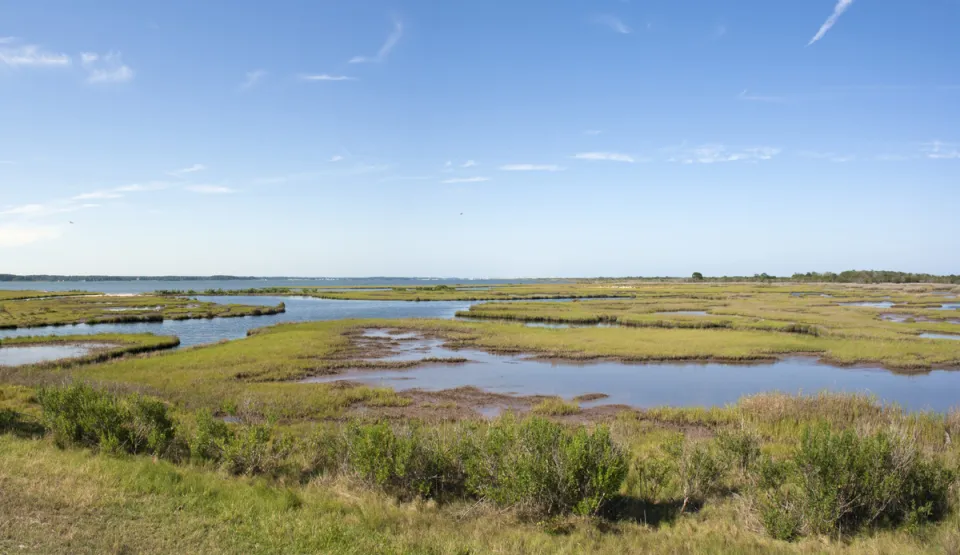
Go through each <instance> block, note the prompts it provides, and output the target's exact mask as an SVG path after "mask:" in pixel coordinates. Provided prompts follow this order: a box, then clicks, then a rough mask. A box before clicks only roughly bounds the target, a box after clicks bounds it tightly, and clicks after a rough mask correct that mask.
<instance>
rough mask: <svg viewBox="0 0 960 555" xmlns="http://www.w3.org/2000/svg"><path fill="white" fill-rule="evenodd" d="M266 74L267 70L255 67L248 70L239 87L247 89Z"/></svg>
mask: <svg viewBox="0 0 960 555" xmlns="http://www.w3.org/2000/svg"><path fill="white" fill-rule="evenodd" d="M266 76H267V72H266V71H265V70H262V69H255V70H253V71H248V72H247V75H246V77H245V78H244V80H243V84H241V85H240V88H241V89H249V88H250V87H253V86H255V85H256V84H257V83H259V82H260V81H261V80H262V79H263V78H264V77H266Z"/></svg>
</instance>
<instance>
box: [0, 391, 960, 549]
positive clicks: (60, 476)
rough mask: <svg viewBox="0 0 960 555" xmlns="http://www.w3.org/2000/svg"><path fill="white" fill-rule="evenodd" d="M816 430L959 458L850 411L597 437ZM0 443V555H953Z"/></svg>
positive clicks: (771, 401)
mask: <svg viewBox="0 0 960 555" xmlns="http://www.w3.org/2000/svg"><path fill="white" fill-rule="evenodd" d="M10 406H14V407H19V408H21V409H23V411H24V412H25V414H27V418H28V419H29V418H30V415H36V414H37V412H36V410H35V408H34V407H35V405H34V404H33V400H32V399H31V397H30V390H29V389H27V388H10V387H0V410H3V409H4V408H5V407H10ZM821 418H824V419H826V420H827V421H828V422H830V425H831V426H834V427H836V428H837V429H857V430H870V429H871V428H874V427H877V426H890V425H895V426H898V427H901V428H902V429H904V430H906V431H908V432H909V433H910V434H916V437H917V438H918V440H917V441H919V444H920V445H921V447H922V449H923V450H924V451H925V452H927V453H931V454H934V455H936V456H939V457H944V458H946V460H948V461H951V460H952V461H953V463H954V464H955V463H956V461H957V449H958V448H957V447H956V446H953V445H951V443H950V442H948V441H946V440H945V437H947V436H946V434H949V433H951V432H952V433H954V434H957V433H960V420H957V419H956V417H955V416H953V417H945V416H942V415H929V414H904V413H901V412H899V411H897V410H896V409H891V408H889V407H888V408H883V407H879V406H877V405H875V404H872V403H870V402H869V401H868V400H865V399H863V398H859V397H851V396H818V397H805V398H798V397H792V396H777V395H773V396H758V397H754V398H748V399H744V400H743V401H741V403H740V404H739V405H737V406H734V407H728V408H724V409H715V410H711V411H703V410H698V409H668V408H664V409H655V410H651V411H637V412H634V411H627V412H625V413H623V414H622V415H621V416H620V417H618V418H617V419H616V420H615V421H614V422H613V424H612V427H613V432H614V435H615V437H616V438H617V440H618V442H620V443H621V444H622V445H625V446H627V447H628V449H629V450H630V453H631V455H632V456H633V457H635V458H636V460H638V461H649V460H651V458H658V457H662V453H661V451H660V450H661V449H662V446H663V445H664V444H665V443H671V441H672V439H673V438H676V437H677V436H678V432H677V430H678V429H681V430H684V431H682V432H680V436H681V437H684V438H685V441H694V442H696V443H695V444H700V445H706V444H708V442H709V440H708V439H706V438H707V437H708V436H709V435H711V434H714V433H722V432H723V431H724V430H737V429H741V428H742V427H744V426H749V427H750V429H752V430H755V432H756V433H757V434H759V436H760V437H762V438H764V450H765V451H766V452H770V453H776V452H782V451H784V450H785V449H787V448H788V447H790V446H791V445H793V444H794V443H795V442H796V441H797V438H798V433H797V429H798V428H797V426H798V425H799V424H801V423H810V422H817V421H818V420H820V419H821ZM663 423H670V424H672V426H663V425H662V424H663ZM681 424H685V425H686V426H687V427H686V428H678V427H677V426H679V425H681ZM4 431H5V432H7V433H5V434H0V491H2V492H3V495H2V496H0V552H8V551H11V552H19V553H104V552H112V553H139V552H144V553H174V552H177V553H197V552H204V553H290V552H294V553H309V552H323V553H468V552H469V553H647V552H670V553H953V552H955V550H956V549H957V547H958V546H960V519H958V517H957V514H956V513H955V512H954V513H951V514H950V515H949V516H948V517H947V518H946V520H944V521H941V522H939V523H936V524H931V525H927V526H924V527H922V528H919V529H915V530H914V531H910V532H908V531H906V530H880V531H874V532H869V533H864V534H860V535H857V536H854V537H852V538H848V539H846V540H843V541H838V540H835V539H833V540H832V539H829V538H822V537H810V538H808V539H801V540H799V541H797V542H793V543H785V542H781V541H776V540H773V539H771V538H769V537H767V536H766V535H765V534H764V533H763V532H762V528H761V527H759V525H758V523H757V522H756V520H755V518H754V517H752V513H751V512H750V510H749V507H747V506H745V505H744V502H743V500H742V499H741V498H740V497H739V496H738V495H737V494H736V491H735V490H733V491H731V490H729V489H725V488H720V489H717V490H716V491H715V492H714V493H711V494H709V495H708V496H707V497H706V498H705V503H704V504H703V506H702V508H700V509H699V510H692V511H691V512H688V513H686V514H679V512H678V503H677V500H678V497H677V496H678V495H682V492H681V490H679V489H677V486H676V485H675V484H673V483H672V482H670V481H669V480H668V479H667V476H666V475H659V474H655V475H650V474H649V473H646V474H643V475H637V474H633V477H632V478H628V480H627V483H626V484H625V485H624V490H623V492H624V494H625V495H627V496H635V497H639V498H642V499H645V501H644V502H643V503H642V504H637V505H631V506H620V507H619V508H618V511H617V512H616V513H615V516H607V517H594V518H587V517H556V518H551V519H547V520H533V521H531V520H527V519H524V518H522V517H521V515H519V514H517V513H515V512H513V511H509V510H508V511H503V510H496V509H494V508H493V507H492V506H488V505H487V504H482V503H481V504H476V503H473V502H469V503H463V502H452V503H447V504H440V505H437V504H435V503H433V502H429V503H426V502H422V501H412V502H407V503H401V502H398V501H396V500H395V499H394V498H393V497H391V496H389V495H386V494H385V493H382V492H380V491H377V490H374V489H370V488H368V487H367V486H364V485H363V484H361V483H359V482H358V481H356V480H355V479H352V478H351V477H349V476H341V477H317V478H313V479H310V480H307V481H300V480H284V479H281V480H279V481H276V480H268V479H265V478H259V479H258V478H246V477H233V476H228V475H226V474H225V473H223V472H222V471H216V470H212V469H210V468H208V467H204V466H195V465H189V464H188V465H186V466H183V465H181V466H177V465H174V464H171V463H169V462H166V461H164V460H157V459H155V458H149V457H138V456H120V457H114V456H107V455H104V454H99V455H98V454H94V453H93V452H91V451H89V450H84V449H69V450H60V449H57V448H56V447H54V445H53V444H52V442H51V441H50V440H49V439H31V437H33V438H36V437H39V436H37V435H36V434H37V433H38V432H37V430H36V429H34V428H28V427H26V426H22V427H20V428H16V429H13V430H12V431H11V430H10V429H7V430H4ZM705 434H706V435H705ZM307 454H309V453H307ZM636 468H652V469H654V470H655V469H656V468H657V466H652V467H643V466H638V467H636ZM631 472H633V471H631ZM651 484H654V485H656V487H655V488H653V489H651Z"/></svg>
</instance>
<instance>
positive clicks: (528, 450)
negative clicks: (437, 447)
mask: <svg viewBox="0 0 960 555" xmlns="http://www.w3.org/2000/svg"><path fill="white" fill-rule="evenodd" d="M471 451H472V455H471V456H470V458H469V459H468V487H469V488H470V489H471V491H473V492H474V493H475V494H477V495H479V496H480V497H482V498H486V499H490V500H491V501H493V502H495V503H497V504H499V505H505V506H515V507H518V508H521V509H524V510H526V511H529V512H534V513H542V514H559V513H564V512H569V511H573V512H575V513H578V514H595V513H596V512H597V511H598V510H599V509H600V508H601V507H602V505H603V504H604V503H605V502H606V501H608V500H609V499H610V498H611V497H613V496H614V495H615V494H617V492H618V491H619V489H620V486H621V484H622V483H623V480H624V478H625V477H626V473H627V459H626V456H625V455H624V453H623V451H622V450H621V449H620V448H618V447H617V446H616V445H615V444H614V443H613V441H612V439H611V438H610V432H609V430H608V429H607V428H603V427H601V428H597V429H596V430H595V431H594V432H592V433H591V432H588V431H587V430H586V429H585V428H579V429H578V430H576V431H575V432H571V431H570V430H569V429H567V428H564V427H563V426H562V425H560V424H556V423H553V422H550V421H548V420H545V419H542V418H530V419H527V420H522V421H517V420H515V419H514V418H513V417H510V416H508V417H503V418H501V419H499V420H498V421H496V422H495V423H493V424H491V425H489V426H488V427H486V429H483V430H480V431H479V433H478V434H477V437H476V440H475V443H474V445H473V448H472V450H471Z"/></svg>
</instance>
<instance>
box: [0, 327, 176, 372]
mask: <svg viewBox="0 0 960 555" xmlns="http://www.w3.org/2000/svg"><path fill="white" fill-rule="evenodd" d="M83 344H96V345H105V346H104V347H99V348H95V349H94V350H93V351H92V352H90V353H89V354H87V355H84V356H80V357H75V358H70V359H60V360H55V361H49V362H41V363H37V364H31V365H27V366H25V367H17V368H10V367H3V366H0V378H6V379H7V380H10V379H11V377H12V376H13V375H14V374H17V375H21V376H22V375H27V374H31V375H38V373H39V371H40V370H43V369H55V370H63V369H67V368H72V367H75V366H80V365H83V364H96V363H98V362H105V361H108V360H112V359H115V358H120V357H123V356H125V355H133V354H138V353H149V352H153V351H162V350H165V349H172V348H174V347H176V346H177V345H179V344H180V340H179V339H178V338H176V337H174V336H167V335H153V334H151V333H143V334H119V333H101V334H95V335H43V336H26V337H11V338H7V339H0V347H16V346H21V347H36V346H42V345H83Z"/></svg>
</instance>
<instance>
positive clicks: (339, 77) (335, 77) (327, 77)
mask: <svg viewBox="0 0 960 555" xmlns="http://www.w3.org/2000/svg"><path fill="white" fill-rule="evenodd" d="M300 80H301V81H356V80H357V78H356V77H349V76H347V75H330V74H329V73H320V74H318V75H307V74H302V75H300Z"/></svg>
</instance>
